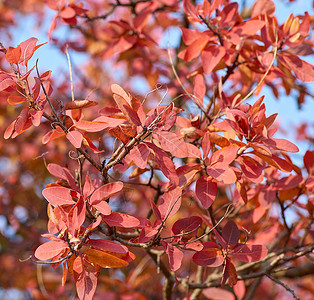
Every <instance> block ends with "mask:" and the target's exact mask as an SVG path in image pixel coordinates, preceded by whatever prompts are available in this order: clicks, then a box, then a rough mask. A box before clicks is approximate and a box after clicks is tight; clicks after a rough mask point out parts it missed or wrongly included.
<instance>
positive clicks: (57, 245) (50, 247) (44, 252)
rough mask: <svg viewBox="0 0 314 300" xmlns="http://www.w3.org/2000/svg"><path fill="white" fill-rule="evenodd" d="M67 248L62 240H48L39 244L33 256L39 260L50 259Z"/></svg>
mask: <svg viewBox="0 0 314 300" xmlns="http://www.w3.org/2000/svg"><path fill="white" fill-rule="evenodd" d="M67 248H68V244H67V243H66V241H63V240H56V241H49V242H47V243H44V244H42V245H40V246H39V247H38V248H37V249H36V251H35V254H34V255H35V257H36V258H37V259H39V260H50V259H52V258H54V257H55V256H57V255H59V254H60V253H61V252H62V251H64V250H65V249H67Z"/></svg>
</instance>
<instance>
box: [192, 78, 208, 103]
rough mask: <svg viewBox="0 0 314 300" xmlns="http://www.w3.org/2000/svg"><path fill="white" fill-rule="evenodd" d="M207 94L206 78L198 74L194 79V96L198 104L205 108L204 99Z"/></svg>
mask: <svg viewBox="0 0 314 300" xmlns="http://www.w3.org/2000/svg"><path fill="white" fill-rule="evenodd" d="M205 93H206V85H205V80H204V76H203V75H202V74H197V75H196V76H195V79H194V88H193V94H194V96H195V97H196V99H194V101H195V102H196V103H198V104H199V105H201V106H203V99H204V97H205Z"/></svg>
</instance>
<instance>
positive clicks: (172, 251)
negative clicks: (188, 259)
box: [161, 241, 183, 272]
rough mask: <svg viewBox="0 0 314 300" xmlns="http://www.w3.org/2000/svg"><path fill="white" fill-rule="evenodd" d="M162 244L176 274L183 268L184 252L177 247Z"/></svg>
mask: <svg viewBox="0 0 314 300" xmlns="http://www.w3.org/2000/svg"><path fill="white" fill-rule="evenodd" d="M161 244H162V245H163V247H164V249H165V251H166V253H167V255H168V259H169V265H170V269H171V270H172V271H174V272H175V271H177V270H178V269H179V268H180V267H181V263H182V259H183V252H182V251H181V250H179V249H178V248H177V247H174V246H172V245H171V244H169V243H166V242H164V241H161Z"/></svg>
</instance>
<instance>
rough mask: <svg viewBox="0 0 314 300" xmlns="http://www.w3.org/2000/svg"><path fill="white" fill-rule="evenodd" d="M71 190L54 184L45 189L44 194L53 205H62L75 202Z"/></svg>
mask: <svg viewBox="0 0 314 300" xmlns="http://www.w3.org/2000/svg"><path fill="white" fill-rule="evenodd" d="M70 192H71V190H70V189H67V188H65V187H62V186H52V187H48V188H45V189H44V190H43V196H44V197H45V198H46V200H47V201H48V202H49V203H50V204H51V205H52V206H60V205H65V204H74V203H75V202H74V201H73V199H72V197H71V194H70Z"/></svg>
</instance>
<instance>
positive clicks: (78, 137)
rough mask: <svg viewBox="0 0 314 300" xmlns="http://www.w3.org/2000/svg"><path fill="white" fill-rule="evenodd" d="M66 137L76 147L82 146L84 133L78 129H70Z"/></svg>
mask: <svg viewBox="0 0 314 300" xmlns="http://www.w3.org/2000/svg"><path fill="white" fill-rule="evenodd" d="M66 137H67V139H68V140H69V141H70V142H71V144H72V145H73V146H74V147H75V148H80V147H81V145H82V141H83V135H82V134H81V133H80V132H78V131H76V130H72V131H69V132H68V133H67V134H66Z"/></svg>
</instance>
